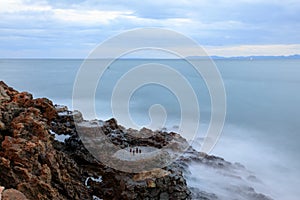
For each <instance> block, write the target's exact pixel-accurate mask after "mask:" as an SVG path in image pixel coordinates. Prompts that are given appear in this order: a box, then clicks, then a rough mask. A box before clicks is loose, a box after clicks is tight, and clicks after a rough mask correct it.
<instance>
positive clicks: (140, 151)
mask: <svg viewBox="0 0 300 200" xmlns="http://www.w3.org/2000/svg"><path fill="white" fill-rule="evenodd" d="M129 151H130V153H132V154H133V155H134V154H136V153H142V150H141V149H139V148H138V147H136V148H130V150H129Z"/></svg>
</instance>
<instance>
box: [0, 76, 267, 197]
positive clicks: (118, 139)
mask: <svg viewBox="0 0 300 200" xmlns="http://www.w3.org/2000/svg"><path fill="white" fill-rule="evenodd" d="M0 90H1V93H0V102H1V107H0V108H1V113H2V116H0V117H1V119H0V121H1V128H0V130H1V135H0V136H1V137H0V142H1V143H2V146H1V149H0V159H1V160H0V169H1V170H0V173H1V179H0V185H1V186H4V187H5V188H7V189H8V188H13V189H17V190H18V191H19V192H21V193H23V194H24V195H25V196H26V197H27V198H28V199H35V198H39V199H49V198H54V199H83V198H84V199H93V198H96V197H97V198H99V199H114V198H123V199H145V198H148V199H199V198H200V199H201V198H202V199H216V198H218V194H214V193H211V192H207V191H205V188H201V187H200V188H199V187H198V188H195V187H192V186H191V185H188V184H187V179H191V177H192V176H194V175H192V174H191V169H190V167H191V166H203V167H205V169H206V168H207V169H210V170H212V172H213V173H219V172H222V173H226V174H227V175H226V176H229V177H235V178H234V179H243V178H244V177H242V176H241V175H240V174H239V173H238V172H240V171H241V172H243V173H244V172H247V170H246V169H245V167H244V166H242V165H240V164H237V163H234V164H232V163H230V162H227V161H225V160H224V159H222V158H219V157H215V156H210V155H206V154H203V153H200V152H197V151H196V150H194V149H193V148H192V147H189V148H188V149H187V151H186V152H185V154H183V155H181V156H179V158H178V159H176V161H174V162H172V163H170V164H168V165H166V166H165V167H163V168H155V169H154V168H153V170H151V171H139V172H138V173H128V172H121V171H118V170H115V169H113V168H110V167H108V166H107V165H103V163H101V162H99V161H98V160H97V159H95V157H94V156H93V155H91V154H90V152H89V151H87V149H86V148H85V146H84V145H83V143H82V141H81V139H80V137H79V135H78V133H77V130H76V127H75V124H74V121H73V114H74V113H73V112H72V111H68V110H67V109H66V108H63V109H62V107H59V108H55V107H54V106H53V103H52V102H51V101H50V100H48V99H45V98H44V99H33V97H32V95H31V94H29V93H27V92H22V93H19V92H18V91H16V90H14V89H13V88H10V87H8V86H7V85H6V84H5V83H4V82H2V81H1V82H0ZM59 113H60V114H59ZM62 113H63V114H62ZM81 120H83V119H81ZM83 121H84V120H83ZM85 122H87V123H93V122H91V121H85ZM102 125H103V126H101V129H103V130H104V133H105V135H106V136H107V137H108V138H109V139H110V140H111V141H112V142H113V143H114V144H116V145H119V146H120V148H121V149H123V150H124V149H125V150H126V148H127V147H128V146H127V144H130V145H132V147H134V148H136V147H137V146H139V147H140V146H143V148H147V147H156V148H158V149H159V148H161V147H163V146H165V145H166V144H169V143H170V142H172V141H173V140H174V139H175V138H179V140H178V139H176V141H181V142H180V143H182V142H183V141H184V139H183V138H182V139H180V138H181V136H180V135H178V134H176V133H167V132H153V131H151V130H142V132H146V133H147V134H150V135H152V136H151V137H148V138H147V139H144V140H139V139H138V138H134V137H132V135H130V134H127V133H128V132H133V133H135V132H136V131H135V130H132V129H126V128H124V127H122V126H120V125H118V124H117V121H116V120H114V119H111V120H108V121H105V122H103V124H102ZM84 128H90V127H89V126H87V127H84ZM85 130H86V129H85ZM51 131H52V132H53V133H56V134H57V135H65V136H66V135H68V136H69V137H67V138H65V140H64V142H62V141H57V140H55V136H54V135H53V134H51ZM183 143H184V142H183ZM140 148H141V147H140ZM174 148H178V146H175V147H174ZM20 150H21V151H20ZM127 150H128V149H127ZM142 150H143V152H144V153H145V151H144V150H145V149H142ZM24 153H25V154H24ZM7 163H10V165H7ZM137 164H141V163H139V162H137ZM214 170H215V171H214ZM249 177H250V178H252V179H253V180H252V181H258V179H257V178H256V177H255V176H254V175H249ZM216 187H217V186H216ZM215 189H216V191H217V189H218V188H215ZM231 189H232V190H228V191H229V192H230V191H231V192H232V191H233V190H234V189H235V190H237V191H238V192H237V193H239V195H243V196H244V199H271V198H269V197H267V196H265V195H263V194H259V193H256V192H255V190H254V189H253V188H252V187H251V186H247V185H245V186H244V185H242V187H241V188H236V187H235V186H234V188H231ZM41 190H43V191H44V192H42V193H41V192H40V191H41ZM4 192H5V191H4ZM232 194H233V193H232Z"/></svg>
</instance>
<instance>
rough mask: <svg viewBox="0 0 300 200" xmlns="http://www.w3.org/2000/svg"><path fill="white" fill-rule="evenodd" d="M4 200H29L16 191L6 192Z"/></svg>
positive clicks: (9, 190)
mask: <svg viewBox="0 0 300 200" xmlns="http://www.w3.org/2000/svg"><path fill="white" fill-rule="evenodd" d="M2 200H27V198H26V196H25V195H24V194H23V193H22V192H20V191H18V190H15V189H8V190H4V192H3V195H2Z"/></svg>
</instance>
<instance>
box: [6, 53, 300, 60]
mask: <svg viewBox="0 0 300 200" xmlns="http://www.w3.org/2000/svg"><path fill="white" fill-rule="evenodd" d="M207 58H211V59H213V60H271V59H273V60H275V59H278V60H280V59H300V54H294V55H288V56H284V55H281V56H228V57H225V56H216V55H213V56H188V57H186V59H195V60H198V59H199V60H202V59H203V60H205V59H207ZM85 59H87V58H63V57H61V58H59V57H58V58H54V57H52V58H51V57H50V58H39V57H37V58H1V57H0V60H82V61H83V60H85ZM103 59H114V58H99V59H90V60H103ZM117 59H118V60H180V58H171V57H170V58H159V57H156V58H155V57H154V58H151V57H137V58H135V57H123V58H117Z"/></svg>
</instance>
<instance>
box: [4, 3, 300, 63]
mask: <svg viewBox="0 0 300 200" xmlns="http://www.w3.org/2000/svg"><path fill="white" fill-rule="evenodd" d="M299 13H300V1H299V0H285V1H282V0H235V1H232V0H159V1H156V0H151V1H148V0H144V1H141V0H129V1H124V0H73V1H67V0H48V1H47V0H36V1H33V0H0V58H85V57H87V56H88V54H89V53H90V52H91V51H92V50H93V49H94V48H95V47H96V46H97V45H98V44H100V43H101V42H103V41H104V40H106V39H107V38H109V37H112V36H114V35H116V34H119V33H122V32H123V31H126V30H130V29H135V28H143V27H159V28H167V29H170V30H174V31H178V32H180V33H182V34H184V35H186V36H188V37H190V38H192V39H194V40H195V41H197V42H198V43H199V44H200V45H201V46H203V47H204V48H205V50H206V51H207V52H208V54H209V55H218V56H250V55H293V54H300V15H299Z"/></svg>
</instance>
